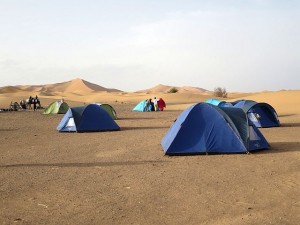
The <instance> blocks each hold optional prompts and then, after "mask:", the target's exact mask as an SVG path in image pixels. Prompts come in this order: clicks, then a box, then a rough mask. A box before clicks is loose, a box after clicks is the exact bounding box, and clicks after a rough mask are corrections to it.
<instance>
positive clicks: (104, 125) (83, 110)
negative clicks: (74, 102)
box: [56, 104, 120, 132]
mask: <svg viewBox="0 0 300 225" xmlns="http://www.w3.org/2000/svg"><path fill="white" fill-rule="evenodd" d="M56 129H57V130H58V131H60V132H68V131H69V132H72V131H73V132H92V131H114V130H120V127H119V126H118V124H117V123H116V122H115V121H114V120H113V119H112V118H111V117H110V115H109V114H108V113H107V112H106V111H105V110H104V109H103V108H102V107H101V106H100V105H97V104H89V105H87V106H79V107H73V108H69V110H68V111H67V113H66V114H65V116H64V117H63V118H62V120H61V121H60V123H59V125H58V126H57V128H56Z"/></svg>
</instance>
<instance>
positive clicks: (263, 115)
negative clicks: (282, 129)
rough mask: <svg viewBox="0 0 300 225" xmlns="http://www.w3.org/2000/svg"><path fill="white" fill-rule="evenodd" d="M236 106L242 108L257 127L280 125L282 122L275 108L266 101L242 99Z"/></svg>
mask: <svg viewBox="0 0 300 225" xmlns="http://www.w3.org/2000/svg"><path fill="white" fill-rule="evenodd" d="M234 107H235V108H241V109H242V110H243V111H244V112H245V113H246V114H247V116H248V118H249V120H251V121H252V122H253V123H254V125H255V126H256V127H279V126H280V122H279V119H278V115H277V113H276V111H275V109H274V108H273V107H272V106H271V105H269V104H268V103H265V102H260V103H258V102H255V101H252V100H241V101H238V102H236V103H235V104H234Z"/></svg>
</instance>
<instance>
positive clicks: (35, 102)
mask: <svg viewBox="0 0 300 225" xmlns="http://www.w3.org/2000/svg"><path fill="white" fill-rule="evenodd" d="M32 101H33V111H36V110H37V109H36V104H37V101H38V100H37V99H36V98H33V99H32Z"/></svg>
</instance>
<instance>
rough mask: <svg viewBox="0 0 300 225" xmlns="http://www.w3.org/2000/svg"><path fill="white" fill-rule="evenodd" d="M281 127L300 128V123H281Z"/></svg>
mask: <svg viewBox="0 0 300 225" xmlns="http://www.w3.org/2000/svg"><path fill="white" fill-rule="evenodd" d="M280 126H281V127H300V123H281V124H280Z"/></svg>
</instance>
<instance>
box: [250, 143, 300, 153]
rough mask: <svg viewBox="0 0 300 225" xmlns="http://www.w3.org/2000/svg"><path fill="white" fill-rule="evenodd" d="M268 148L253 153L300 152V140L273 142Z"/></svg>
mask: <svg viewBox="0 0 300 225" xmlns="http://www.w3.org/2000/svg"><path fill="white" fill-rule="evenodd" d="M269 144H270V148H269V149H268V150H262V151H257V152H254V153H253V154H270V153H284V152H285V153H286V152H299V151H300V142H271V143H269Z"/></svg>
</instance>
